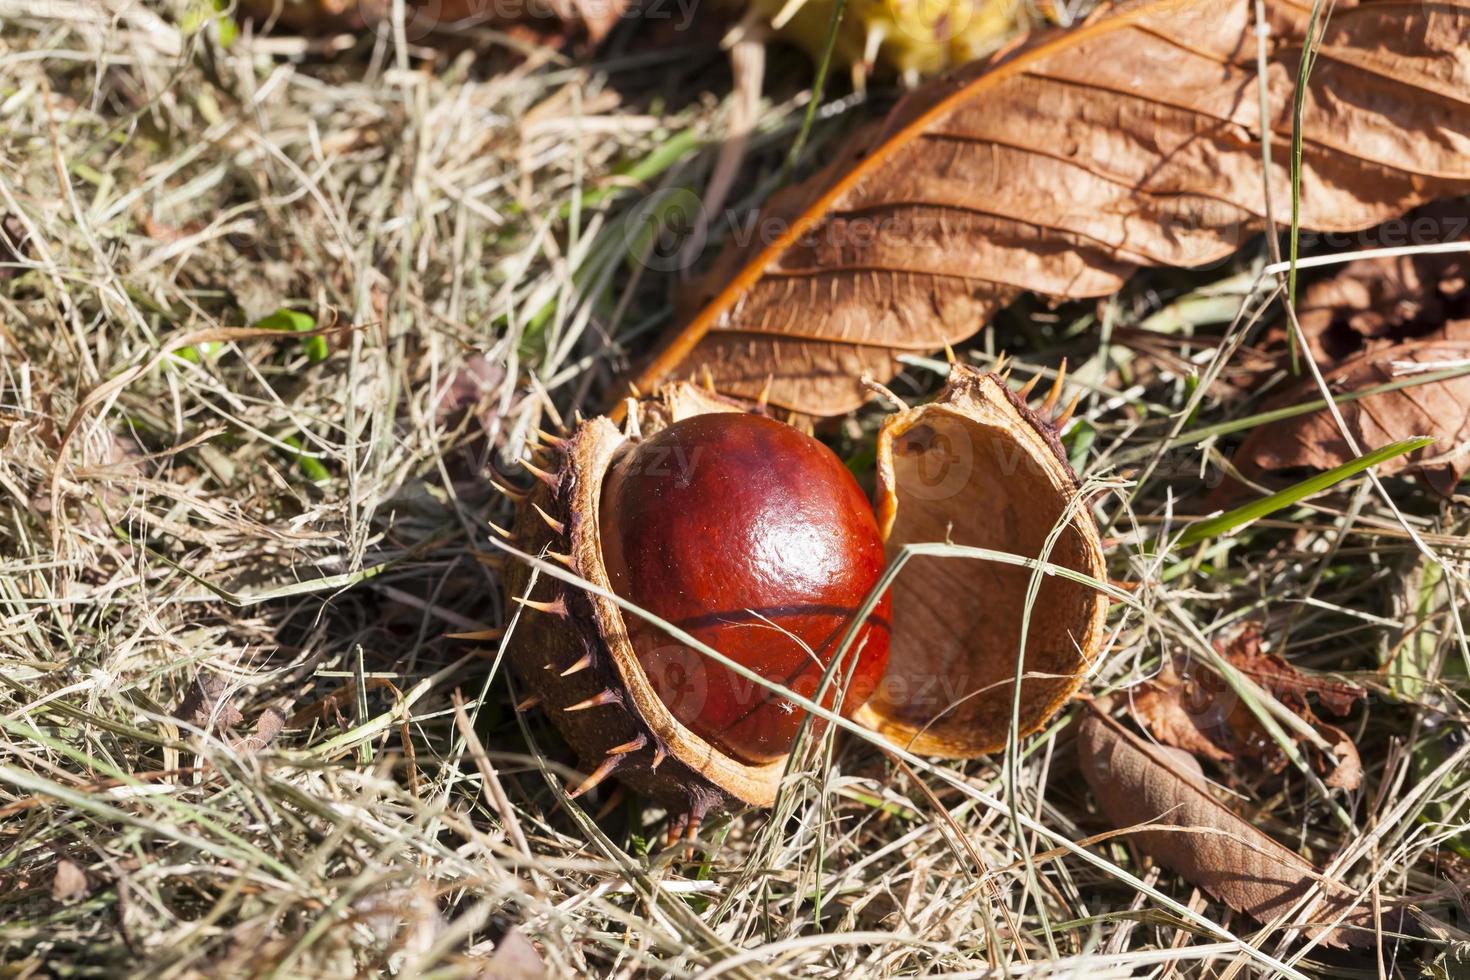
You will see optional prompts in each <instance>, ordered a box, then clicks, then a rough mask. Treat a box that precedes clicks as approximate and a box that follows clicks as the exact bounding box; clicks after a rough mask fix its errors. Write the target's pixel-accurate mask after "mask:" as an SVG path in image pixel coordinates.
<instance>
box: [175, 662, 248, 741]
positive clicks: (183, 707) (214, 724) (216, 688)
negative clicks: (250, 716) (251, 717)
mask: <svg viewBox="0 0 1470 980" xmlns="http://www.w3.org/2000/svg"><path fill="white" fill-rule="evenodd" d="M174 717H176V718H178V719H179V720H180V721H183V722H186V723H188V724H190V725H193V726H194V727H195V728H199V729H203V730H204V731H206V732H210V731H221V730H224V729H229V728H234V727H235V726H236V725H238V724H240V722H242V721H244V720H245V716H244V715H242V714H240V709H238V708H236V707H235V704H234V702H233V701H231V700H230V687H229V684H228V683H227V682H226V681H225V679H224V678H222V677H218V676H216V675H214V674H199V675H197V676H195V678H194V680H193V682H191V683H190V684H189V689H188V691H187V692H186V693H185V694H184V699H183V700H182V701H180V702H179V706H178V707H177V708H175V709H174Z"/></svg>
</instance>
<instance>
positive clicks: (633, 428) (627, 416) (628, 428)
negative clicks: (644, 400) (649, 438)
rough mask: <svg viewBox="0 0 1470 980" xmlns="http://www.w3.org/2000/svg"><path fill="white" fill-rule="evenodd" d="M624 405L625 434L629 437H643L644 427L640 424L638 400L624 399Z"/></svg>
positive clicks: (625, 436)
mask: <svg viewBox="0 0 1470 980" xmlns="http://www.w3.org/2000/svg"><path fill="white" fill-rule="evenodd" d="M624 401H625V403H626V404H624V406H623V436H624V438H627V439H642V438H643V427H642V426H641V425H639V424H638V402H637V401H636V400H635V399H632V398H627V399H624Z"/></svg>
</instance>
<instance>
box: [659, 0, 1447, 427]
mask: <svg viewBox="0 0 1470 980" xmlns="http://www.w3.org/2000/svg"><path fill="white" fill-rule="evenodd" d="M1252 8H1253V3H1252V0H1226V2H1223V3H1197V2H1179V0H1151V2H1145V3H1141V4H1136V5H1133V6H1131V7H1129V8H1127V9H1126V10H1124V11H1123V12H1120V13H1116V14H1113V15H1111V16H1107V17H1104V18H1101V19H1099V20H1096V21H1094V22H1092V23H1089V24H1087V25H1085V26H1083V27H1081V28H1077V29H1074V30H1072V31H1070V32H1068V33H1066V34H1063V35H1061V36H1059V37H1058V36H1052V37H1049V38H1047V39H1044V40H1041V41H1038V42H1035V43H1032V44H1030V45H1028V46H1027V47H1025V48H1024V49H1023V50H1021V51H1020V52H1018V53H1016V54H1014V55H1010V56H1008V57H1006V58H1005V59H1003V60H1002V61H1001V62H999V63H998V64H994V65H988V64H984V63H977V64H974V65H971V66H967V67H965V68H963V69H960V70H959V71H958V72H957V73H956V74H954V75H953V76H951V77H948V78H944V79H940V80H938V81H936V82H934V83H932V84H930V85H927V86H925V87H924V88H921V89H919V90H917V91H916V92H914V93H913V94H912V95H910V96H909V97H908V98H907V99H905V100H904V101H903V102H901V103H900V104H899V105H898V106H897V107H896V108H895V109H894V111H893V113H892V114H891V115H890V116H889V118H888V119H887V120H886V121H885V122H884V123H883V124H881V125H878V126H874V127H870V128H869V129H867V130H865V131H864V132H863V133H861V134H859V135H858V136H857V137H856V138H855V139H854V141H853V142H852V143H851V144H850V145H849V146H848V147H847V148H846V149H845V150H843V151H842V152H841V153H840V154H838V155H837V156H836V157H835V159H834V161H833V163H832V164H830V165H829V166H828V167H827V168H826V169H825V170H823V171H822V172H821V173H819V174H817V175H815V176H814V177H813V178H811V179H810V180H809V181H807V182H806V183H804V184H801V185H799V186H797V187H794V188H791V189H789V190H787V191H785V192H783V193H781V194H779V195H777V197H776V198H774V199H773V200H772V201H770V202H769V204H768V205H767V206H766V208H765V209H764V211H763V212H762V213H761V215H760V216H759V218H758V219H756V221H755V222H754V223H753V224H750V225H748V226H743V227H740V228H737V229H735V230H734V236H733V237H734V238H735V240H736V243H735V245H734V246H733V247H732V248H731V249H730V250H728V251H727V252H726V254H725V255H723V256H722V257H721V259H720V260H719V261H717V262H716V264H715V267H714V269H713V270H712V272H711V275H710V278H709V280H708V281H709V282H710V283H711V285H712V287H713V288H711V289H709V290H708V291H706V292H705V293H704V294H701V295H700V296H698V297H696V301H698V302H700V303H701V305H702V306H703V309H701V310H700V311H699V312H698V313H697V314H696V315H695V316H694V317H693V318H692V319H691V320H689V321H688V323H687V324H686V325H685V326H684V327H683V328H682V329H681V330H680V331H678V332H677V333H676V334H675V335H673V336H672V337H671V338H670V340H669V341H668V343H667V344H666V345H665V347H664V348H663V349H662V350H661V352H660V353H659V354H658V355H657V356H656V357H655V359H654V360H653V362H652V363H651V364H650V365H649V367H648V368H647V369H646V370H645V371H644V372H643V373H642V375H641V377H640V379H639V384H640V385H641V386H645V387H647V386H651V385H652V384H654V383H656V382H657V381H659V380H662V379H663V378H665V377H668V376H669V375H671V374H674V373H676V372H677V373H685V372H688V373H697V372H699V371H701V370H702V369H703V368H705V367H708V368H709V370H710V372H711V373H712V375H713V378H714V380H715V382H716V384H717V385H718V386H719V387H720V389H721V390H723V391H725V392H727V393H729V394H734V395H741V396H746V397H754V396H756V395H757V394H758V393H759V392H760V390H761V388H762V386H763V385H764V384H765V382H766V380H767V378H768V377H770V378H771V379H772V385H771V390H770V397H771V401H772V402H773V403H774V404H776V405H779V406H783V407H786V408H793V409H796V410H798V411H801V412H804V413H808V414H812V415H832V414H837V413H841V412H844V411H848V410H850V409H852V408H854V407H856V406H857V405H858V404H860V403H861V402H862V401H863V399H864V398H865V397H866V394H865V390H864V389H863V387H862V386H861V384H860V383H859V379H860V378H862V377H863V376H864V375H870V376H873V377H875V378H879V379H883V378H887V377H890V376H891V375H892V374H893V373H894V372H895V371H896V362H895V358H896V357H897V356H898V355H900V354H904V353H909V352H914V353H920V352H927V351H933V350H937V349H938V348H940V347H942V346H943V345H944V344H945V343H946V342H949V343H957V342H959V341H961V340H963V339H964V338H966V337H969V336H970V335H972V334H974V333H975V332H976V331H977V330H979V329H980V327H981V326H983V325H984V323H985V321H986V320H987V319H988V318H989V317H990V316H991V314H993V313H994V312H995V311H996V310H998V309H999V308H1000V307H1002V306H1004V305H1005V304H1007V303H1008V302H1010V301H1011V300H1012V299H1013V298H1014V297H1015V296H1016V295H1017V294H1018V293H1020V292H1021V291H1023V290H1030V291H1033V292H1038V293H1042V294H1045V295H1047V296H1050V297H1054V298H1057V299H1075V298H1080V297H1089V296H1101V295H1106V294H1109V293H1112V292H1115V291H1116V290H1117V289H1118V288H1119V287H1120V286H1121V285H1122V284H1123V282H1124V281H1125V280H1126V278H1127V277H1128V276H1129V275H1131V274H1132V273H1133V272H1134V271H1135V270H1137V269H1138V268H1139V267H1142V266H1151V265H1169V266H1192V265H1198V264H1201V263H1205V262H1210V261H1213V260H1217V259H1219V258H1221V257H1223V256H1225V255H1228V254H1229V253H1230V252H1232V251H1234V250H1235V249H1236V248H1238V247H1239V246H1240V244H1241V243H1242V241H1243V240H1244V239H1245V237H1246V236H1247V235H1248V234H1250V233H1252V232H1254V231H1255V230H1257V229H1259V228H1260V227H1261V223H1262V216H1263V214H1264V210H1265V209H1264V196H1265V192H1264V189H1263V175H1262V164H1261V153H1260V146H1259V138H1258V130H1259V125H1258V116H1259V110H1258V107H1259V98H1258V85H1257V73H1256V41H1255V34H1254V30H1255V25H1254V23H1253V17H1252V13H1251V11H1252ZM1266 9H1267V18H1268V20H1269V22H1270V24H1269V26H1270V31H1271V33H1270V37H1269V41H1268V44H1269V47H1270V67H1269V70H1268V72H1267V78H1266V86H1267V89H1268V93H1269V103H1270V105H1271V107H1272V110H1271V111H1272V113H1273V115H1272V118H1271V119H1270V120H1269V123H1270V126H1271V128H1272V130H1273V132H1274V133H1275V141H1276V146H1277V147H1278V152H1277V153H1275V154H1274V155H1273V158H1272V161H1273V162H1272V171H1271V174H1270V186H1271V192H1272V196H1273V203H1274V207H1275V213H1276V214H1277V215H1278V216H1281V215H1286V214H1289V213H1290V186H1291V181H1290V178H1289V172H1288V166H1287V161H1288V157H1289V154H1288V153H1286V152H1284V148H1285V145H1286V143H1287V141H1288V139H1289V134H1290V131H1291V92H1292V89H1293V87H1294V84H1295V76H1296V66H1297V62H1298V60H1299V56H1300V49H1301V43H1302V42H1301V38H1302V36H1303V33H1304V27H1305V24H1306V21H1307V12H1308V10H1309V7H1308V5H1306V4H1297V3H1292V2H1290V0H1268V2H1267V4H1266ZM1467 42H1470V0H1446V2H1437V0H1424V2H1393V0H1381V2H1367V3H1363V4H1362V5H1360V6H1356V7H1351V8H1345V6H1344V5H1343V4H1338V6H1337V9H1336V12H1335V13H1334V14H1333V15H1332V18H1331V21H1330V24H1329V25H1328V27H1327V30H1326V34H1325V38H1324V42H1323V45H1322V47H1321V49H1320V55H1319V58H1318V60H1317V62H1316V65H1315V68H1314V70H1313V72H1312V75H1311V80H1310V84H1309V92H1308V94H1307V97H1306V114H1305V120H1304V133H1305V149H1304V159H1303V180H1302V193H1301V203H1302V217H1303V222H1304V224H1305V226H1306V227H1308V228H1316V229H1321V230H1343V231H1346V230H1355V229H1361V228H1366V227H1369V226H1372V225H1375V224H1378V223H1379V222H1382V221H1384V220H1385V219H1387V218H1390V217H1392V216H1394V215H1398V214H1402V213H1403V212H1404V211H1406V210H1408V209H1409V208H1412V207H1415V206H1417V205H1420V204H1423V203H1425V202H1426V201H1428V200H1431V199H1433V198H1436V197H1444V196H1448V195H1451V194H1455V193H1460V192H1463V191H1465V190H1467V189H1470V153H1467V152H1466V150H1467V145H1470V100H1467V99H1466V98H1465V96H1464V93H1465V91H1466V90H1467V88H1470V64H1467V63H1466V62H1465V61H1464V59H1461V58H1457V57H1455V56H1454V54H1453V53H1454V52H1456V51H1459V50H1462V49H1463V47H1464V45H1465V44H1466V43H1467Z"/></svg>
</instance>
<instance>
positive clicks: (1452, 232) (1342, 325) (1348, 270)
mask: <svg viewBox="0 0 1470 980" xmlns="http://www.w3.org/2000/svg"><path fill="white" fill-rule="evenodd" d="M1467 233H1470V213H1467V207H1466V204H1465V202H1464V201H1461V200H1456V201H1444V202H1440V203H1437V204H1433V205H1430V206H1429V207H1427V208H1421V209H1419V210H1418V211H1415V212H1414V213H1412V214H1409V215H1406V216H1405V217H1403V218H1396V219H1394V220H1393V221H1389V222H1385V223H1384V224H1383V225H1381V226H1380V227H1378V228H1376V229H1374V230H1373V231H1371V232H1368V233H1366V234H1365V235H1364V236H1363V240H1362V241H1361V242H1356V243H1355V244H1356V245H1361V246H1363V247H1370V246H1371V247H1393V246H1398V245H1406V244H1410V245H1433V244H1437V243H1441V242H1452V241H1459V240H1463V239H1465V238H1467V237H1470V234H1467ZM1296 311H1297V321H1298V322H1299V323H1300V324H1301V328H1302V334H1303V335H1304V336H1305V337H1306V342H1307V346H1308V348H1309V349H1310V350H1311V352H1312V356H1313V357H1314V358H1315V359H1316V361H1317V363H1319V364H1323V365H1334V364H1338V363H1340V362H1342V361H1344V360H1346V359H1347V358H1349V357H1352V356H1353V355H1355V354H1360V353H1362V352H1363V351H1365V350H1368V349H1371V348H1373V347H1375V346H1388V345H1393V344H1399V343H1404V342H1405V341H1411V340H1415V339H1419V338H1425V337H1429V338H1433V337H1435V336H1436V335H1439V334H1441V333H1442V332H1443V328H1444V324H1445V323H1446V322H1447V321H1451V320H1470V255H1467V254H1466V253H1464V252H1441V253H1420V254H1415V255H1396V256H1392V257H1389V258H1372V259H1356V260H1354V261H1352V262H1349V263H1348V264H1346V265H1344V266H1342V267H1341V268H1340V269H1339V270H1338V271H1337V272H1336V273H1335V274H1334V275H1331V276H1328V277H1327V278H1325V279H1319V280H1318V281H1317V282H1314V283H1312V285H1311V286H1309V287H1308V288H1307V289H1306V290H1304V291H1303V292H1302V295H1301V297H1300V298H1299V299H1298V300H1297V304H1296ZM1286 344H1287V341H1286V337H1285V333H1284V328H1282V330H1281V336H1280V339H1279V342H1278V346H1279V347H1282V348H1285V347H1286Z"/></svg>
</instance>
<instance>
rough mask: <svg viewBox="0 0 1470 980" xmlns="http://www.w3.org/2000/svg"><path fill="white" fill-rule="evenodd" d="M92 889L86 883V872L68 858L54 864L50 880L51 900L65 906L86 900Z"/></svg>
mask: <svg viewBox="0 0 1470 980" xmlns="http://www.w3.org/2000/svg"><path fill="white" fill-rule="evenodd" d="M91 890H92V887H91V885H90V884H89V883H88V882H87V872H85V871H83V870H82V868H81V866H80V865H79V864H77V863H76V862H75V861H73V860H71V859H70V858H62V859H61V860H59V861H57V862H56V872H55V875H54V876H53V877H52V879H51V898H52V900H53V901H56V902H60V903H62V904H66V903H69V902H75V901H78V900H79V899H83V898H86V897H87V895H88V894H89V893H90V892H91Z"/></svg>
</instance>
